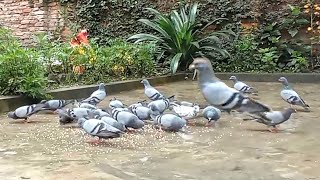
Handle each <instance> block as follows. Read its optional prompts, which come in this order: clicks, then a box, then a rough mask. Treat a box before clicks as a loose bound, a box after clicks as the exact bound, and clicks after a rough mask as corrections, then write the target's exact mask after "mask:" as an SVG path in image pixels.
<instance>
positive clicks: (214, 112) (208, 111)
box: [202, 106, 221, 126]
mask: <svg viewBox="0 0 320 180" xmlns="http://www.w3.org/2000/svg"><path fill="white" fill-rule="evenodd" d="M202 115H203V117H204V118H206V119H207V120H208V123H207V124H206V126H209V125H210V123H211V122H212V121H213V122H214V124H215V122H217V121H218V120H219V119H220V117H221V111H220V109H218V108H215V107H213V106H207V107H206V108H204V109H203V110H202Z"/></svg>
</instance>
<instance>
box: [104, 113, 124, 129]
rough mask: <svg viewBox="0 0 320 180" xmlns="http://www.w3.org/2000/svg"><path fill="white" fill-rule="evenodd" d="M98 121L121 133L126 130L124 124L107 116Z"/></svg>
mask: <svg viewBox="0 0 320 180" xmlns="http://www.w3.org/2000/svg"><path fill="white" fill-rule="evenodd" d="M100 120H102V121H103V122H105V123H107V124H109V125H111V126H113V127H115V128H117V129H119V130H121V131H125V130H126V128H125V126H124V124H122V123H120V122H118V121H117V120H115V119H113V118H112V117H107V116H104V117H101V118H100Z"/></svg>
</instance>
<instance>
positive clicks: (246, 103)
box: [189, 58, 270, 113]
mask: <svg viewBox="0 0 320 180" xmlns="http://www.w3.org/2000/svg"><path fill="white" fill-rule="evenodd" d="M189 69H190V70H192V69H196V70H197V71H198V74H199V75H198V84H199V88H200V90H201V93H202V95H203V96H204V98H205V99H206V101H207V102H208V103H209V104H210V105H213V106H216V107H219V109H223V110H225V111H227V112H228V113H230V112H231V110H237V111H239V112H248V113H258V112H269V111H270V108H269V107H267V106H266V105H264V104H262V103H260V102H257V101H255V100H253V99H251V98H249V97H246V96H244V95H243V94H241V93H240V92H239V91H238V90H236V89H234V88H230V87H228V86H227V85H226V84H225V83H224V82H222V81H221V80H220V79H218V78H217V77H216V76H215V75H214V72H213V69H212V65H211V62H210V61H209V60H208V59H206V58H196V59H194V61H193V62H192V64H191V65H190V66H189Z"/></svg>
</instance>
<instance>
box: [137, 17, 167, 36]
mask: <svg viewBox="0 0 320 180" xmlns="http://www.w3.org/2000/svg"><path fill="white" fill-rule="evenodd" d="M138 21H140V22H142V23H144V24H146V25H147V26H149V27H151V28H152V29H154V30H156V31H158V32H159V33H161V34H162V35H163V36H164V37H165V38H170V36H169V35H168V33H167V32H166V31H165V30H163V29H162V28H161V27H160V26H159V25H157V24H156V23H154V22H151V21H149V20H148V19H139V20H138Z"/></svg>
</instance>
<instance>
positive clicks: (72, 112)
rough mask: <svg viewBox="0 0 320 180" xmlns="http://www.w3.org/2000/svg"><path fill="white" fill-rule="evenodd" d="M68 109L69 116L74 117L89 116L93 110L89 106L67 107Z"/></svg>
mask: <svg viewBox="0 0 320 180" xmlns="http://www.w3.org/2000/svg"><path fill="white" fill-rule="evenodd" d="M67 111H69V116H70V117H71V118H74V119H79V118H87V117H89V112H91V110H90V109H87V108H73V109H67Z"/></svg>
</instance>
